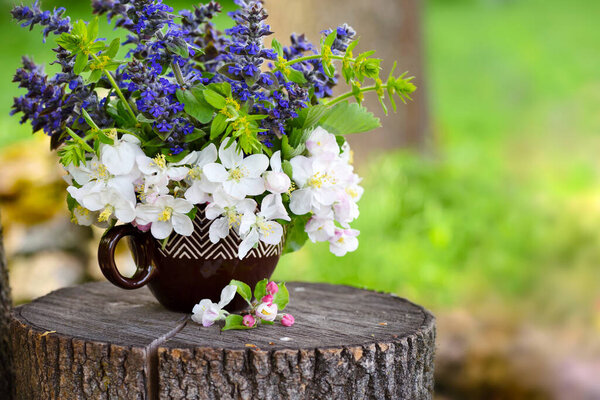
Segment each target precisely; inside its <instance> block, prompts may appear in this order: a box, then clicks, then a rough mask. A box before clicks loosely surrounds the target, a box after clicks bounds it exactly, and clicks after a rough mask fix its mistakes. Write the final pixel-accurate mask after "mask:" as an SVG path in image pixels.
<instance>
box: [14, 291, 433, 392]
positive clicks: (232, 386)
mask: <svg viewBox="0 0 600 400" xmlns="http://www.w3.org/2000/svg"><path fill="white" fill-rule="evenodd" d="M288 287H289V289H290V297H291V303H290V306H289V308H288V309H286V311H289V312H290V313H291V314H293V315H294V316H295V317H296V324H295V325H294V326H292V327H289V328H286V327H284V326H281V325H279V324H276V325H274V326H262V327H260V328H258V329H254V330H249V331H227V332H221V331H220V326H217V325H215V326H212V327H210V328H204V327H201V326H200V325H198V324H196V323H194V322H193V321H191V320H190V319H189V315H186V314H178V313H173V312H170V311H167V310H165V309H163V308H162V307H161V306H160V305H159V304H158V303H157V302H156V301H155V300H154V298H153V297H152V296H151V294H150V292H149V291H148V290H147V289H140V290H136V291H124V290H121V289H118V288H116V287H113V286H112V285H110V284H108V283H91V284H86V285H82V286H77V287H72V288H66V289H61V290H58V291H56V292H53V293H51V294H49V295H47V296H44V297H42V298H40V299H37V300H35V301H33V302H32V303H30V304H27V305H24V306H20V307H16V308H15V309H14V311H13V315H12V321H11V325H10V329H11V338H12V348H13V360H14V366H15V371H16V376H15V387H16V390H17V398H19V399H157V398H160V399H410V400H420V399H431V398H432V393H433V358H434V347H435V320H434V318H433V316H432V315H431V314H430V313H429V312H428V311H426V310H425V309H423V308H422V307H420V306H417V305H415V304H413V303H411V302H409V301H407V300H404V299H402V298H399V297H395V296H392V295H389V294H382V293H376V292H371V291H366V290H360V289H355V288H351V287H346V286H333V285H327V284H311V283H291V284H289V285H288Z"/></svg>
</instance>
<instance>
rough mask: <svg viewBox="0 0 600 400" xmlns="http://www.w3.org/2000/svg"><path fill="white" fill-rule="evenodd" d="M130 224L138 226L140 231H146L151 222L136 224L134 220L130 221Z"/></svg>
mask: <svg viewBox="0 0 600 400" xmlns="http://www.w3.org/2000/svg"><path fill="white" fill-rule="evenodd" d="M131 225H133V226H135V227H136V228H138V229H139V230H140V231H142V232H148V231H149V230H150V228H151V227H152V223H149V224H146V225H140V224H138V223H137V222H135V221H132V222H131Z"/></svg>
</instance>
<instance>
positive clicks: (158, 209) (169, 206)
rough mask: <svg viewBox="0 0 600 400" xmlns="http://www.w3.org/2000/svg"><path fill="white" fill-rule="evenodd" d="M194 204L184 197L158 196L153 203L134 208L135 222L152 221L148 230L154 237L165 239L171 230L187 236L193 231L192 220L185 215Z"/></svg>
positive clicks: (142, 223) (146, 222) (144, 222)
mask: <svg viewBox="0 0 600 400" xmlns="http://www.w3.org/2000/svg"><path fill="white" fill-rule="evenodd" d="M192 208H194V205H193V204H192V203H190V202H189V201H187V200H184V199H176V198H174V197H173V196H170V195H164V196H159V197H158V198H157V199H156V201H155V202H154V203H153V204H139V205H138V206H137V208H136V223H137V224H138V225H147V224H149V223H152V226H151V228H150V232H152V236H154V237H155V238H156V239H165V238H167V237H169V235H170V234H171V232H173V230H175V232H176V233H178V234H180V235H183V236H189V235H191V234H192V232H193V231H194V225H193V224H192V220H191V219H190V217H189V216H188V215H187V214H188V213H189V212H190V211H192Z"/></svg>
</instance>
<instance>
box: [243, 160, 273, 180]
mask: <svg viewBox="0 0 600 400" xmlns="http://www.w3.org/2000/svg"><path fill="white" fill-rule="evenodd" d="M240 166H241V167H243V168H245V169H246V170H247V171H248V176H249V177H252V178H257V177H259V176H260V175H262V173H263V172H265V171H266V170H267V168H269V158H268V157H267V156H265V155H264V154H253V155H251V156H248V157H246V158H244V159H243V160H242V162H241V163H240Z"/></svg>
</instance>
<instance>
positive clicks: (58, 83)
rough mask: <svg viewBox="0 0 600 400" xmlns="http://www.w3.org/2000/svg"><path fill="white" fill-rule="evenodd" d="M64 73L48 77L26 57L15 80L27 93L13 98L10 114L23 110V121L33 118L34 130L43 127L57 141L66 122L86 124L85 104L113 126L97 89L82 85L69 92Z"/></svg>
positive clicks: (101, 121) (98, 118)
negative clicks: (82, 116) (83, 113)
mask: <svg viewBox="0 0 600 400" xmlns="http://www.w3.org/2000/svg"><path fill="white" fill-rule="evenodd" d="M64 77H65V74H62V73H59V74H57V75H55V76H54V77H53V78H49V77H48V75H46V74H45V73H44V70H43V68H42V67H41V66H39V65H36V64H35V63H34V62H33V61H32V60H30V59H29V58H27V57H23V67H22V68H19V69H17V71H16V74H15V76H14V78H13V82H17V83H18V84H19V87H20V88H24V89H27V93H26V94H25V95H23V96H20V97H16V98H15V99H14V103H13V106H12V110H11V112H10V114H11V115H14V114H16V113H23V116H22V117H21V123H22V124H23V123H25V122H27V121H30V122H31V126H32V128H33V131H34V132H36V131H39V130H43V131H44V132H45V133H46V134H47V135H49V136H52V137H53V139H54V140H56V142H55V143H60V136H61V134H62V133H63V130H64V128H65V126H73V125H74V124H75V125H77V126H79V127H87V124H86V122H85V120H84V119H83V118H81V117H80V116H81V109H82V108H85V109H86V111H88V113H89V114H90V116H92V118H93V119H94V121H95V122H96V123H97V124H98V125H99V126H101V127H107V126H110V125H111V124H112V120H111V119H110V117H109V116H108V115H107V114H106V113H105V112H104V107H103V105H104V104H103V101H99V100H98V97H97V95H96V93H95V92H94V91H93V90H91V89H90V88H89V87H85V86H83V85H81V86H78V87H77V88H75V90H73V91H72V92H71V93H67V92H66V86H67V85H66V84H65V80H64ZM73 128H74V129H75V130H76V131H78V129H77V128H76V127H75V126H73Z"/></svg>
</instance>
